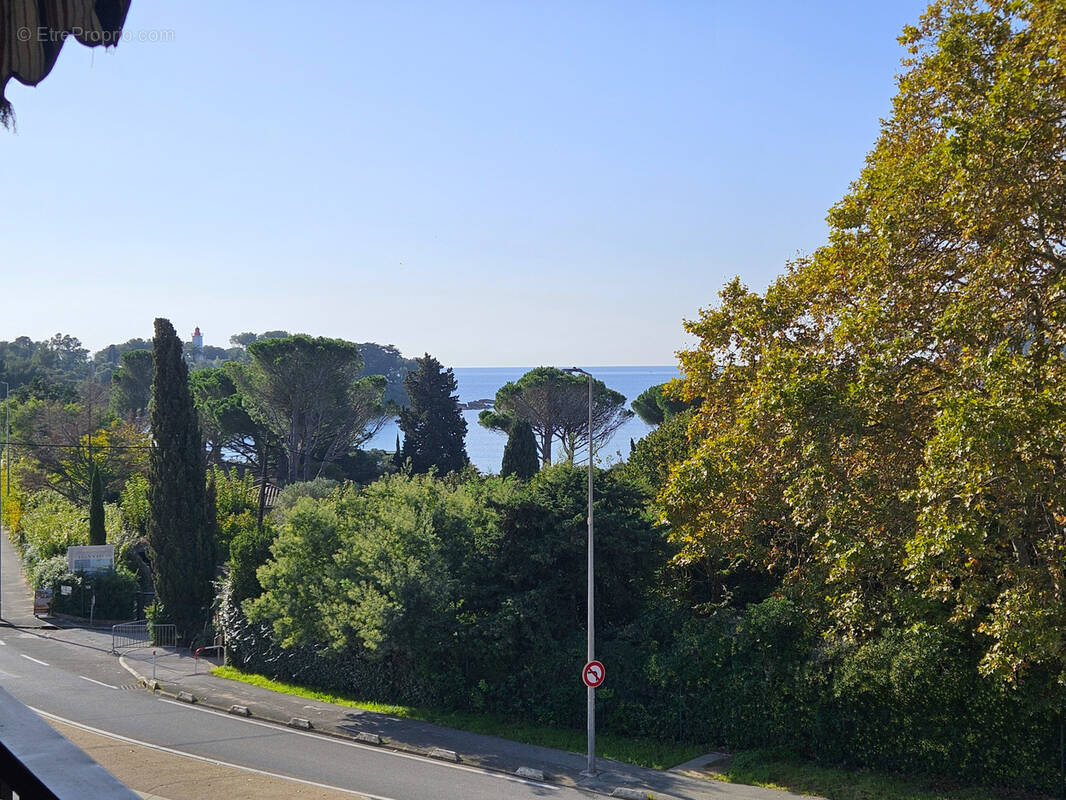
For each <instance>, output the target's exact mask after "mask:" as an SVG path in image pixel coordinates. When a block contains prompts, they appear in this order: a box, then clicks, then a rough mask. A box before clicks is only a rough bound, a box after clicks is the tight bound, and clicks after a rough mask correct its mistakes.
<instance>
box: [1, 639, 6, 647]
mask: <svg viewBox="0 0 1066 800" xmlns="http://www.w3.org/2000/svg"><path fill="white" fill-rule="evenodd" d="M0 647H7V642H5V641H4V640H3V639H0Z"/></svg>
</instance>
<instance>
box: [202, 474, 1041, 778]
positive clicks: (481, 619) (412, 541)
mask: <svg viewBox="0 0 1066 800" xmlns="http://www.w3.org/2000/svg"><path fill="white" fill-rule="evenodd" d="M601 479H602V484H601V485H599V486H598V487H597V496H598V497H599V498H600V502H601V503H603V507H602V509H599V508H598V510H597V514H598V517H597V518H598V519H601V520H602V523H603V524H602V526H599V525H598V527H597V530H598V531H599V533H600V535H601V536H602V539H600V540H598V541H603V542H604V545H603V549H602V550H601V549H600V548H599V547H598V548H597V550H598V553H597V558H598V561H597V564H598V573H597V574H598V578H599V580H598V584H600V585H599V588H598V592H599V594H598V595H597V596H598V598H599V600H598V606H597V614H598V619H599V621H600V623H601V624H600V625H599V626H598V633H597V654H598V656H599V657H600V659H601V660H602V661H604V663H605V664H606V665H607V670H608V678H607V682H606V684H605V685H604V687H603V688H602V689H601V690H600V691H599V692H598V693H597V698H598V717H599V720H600V727H601V729H602V730H604V731H609V732H615V733H619V734H624V735H632V736H651V737H659V738H664V739H669V740H674V741H688V742H693V743H698V744H701V745H706V746H708V747H725V748H728V749H730V750H738V749H748V748H761V747H788V748H791V749H792V750H794V751H795V752H797V753H798V754H799V755H801V756H805V757H808V758H812V759H816V760H819V761H822V762H825V763H829V764H835V765H855V766H866V767H874V768H879V769H887V770H900V771H904V772H908V773H912V774H928V775H941V776H949V777H954V778H957V779H959V780H960V781H963V782H969V783H981V784H986V785H1006V786H1012V787H1016V788H1023V789H1030V790H1050V789H1053V788H1054V787H1055V786H1057V780H1058V776H1057V766H1058V716H1057V711H1056V710H1055V707H1054V706H1053V704H1052V703H1050V702H1049V701H1048V700H1046V699H1045V698H1042V697H1040V696H1039V695H1038V694H1037V693H1035V691H1033V690H1030V689H1029V688H1027V686H1024V685H1023V686H1019V687H1014V688H1007V687H1006V686H1005V685H1004V684H1003V683H1002V682H999V681H997V680H996V679H994V678H985V677H982V676H981V674H980V673H979V671H978V662H979V661H980V657H981V647H980V646H979V645H980V643H979V642H977V641H976V640H975V639H974V638H973V637H969V638H967V637H963V636H962V635H961V634H959V633H952V632H949V630H948V629H946V628H945V629H941V628H936V627H932V626H922V625H915V626H913V627H910V628H907V629H891V628H890V629H886V630H883V631H881V632H879V634H878V635H877V636H876V637H871V638H870V639H869V640H867V641H861V642H860V641H853V640H846V639H840V638H830V637H829V636H828V635H827V634H825V633H824V631H823V630H822V629H821V628H820V627H819V625H818V622H817V620H816V619H814V618H813V617H812V616H811V615H809V614H805V613H804V612H803V611H802V610H801V608H800V607H798V606H797V605H795V604H794V603H793V602H792V601H790V600H788V599H785V598H783V597H779V596H771V597H769V598H767V599H765V600H763V601H761V602H757V603H751V604H748V605H746V606H745V607H744V608H742V609H734V608H721V609H719V610H717V611H715V612H713V613H710V614H709V615H705V616H703V617H697V616H694V615H692V613H691V611H689V610H687V608H686V606H685V605H684V604H683V603H680V602H678V601H677V599H676V598H675V597H673V596H672V595H671V593H669V592H667V591H664V590H665V589H666V588H667V586H668V584H669V581H670V578H669V573H665V572H664V573H660V574H659V577H658V579H657V580H656V579H655V575H656V573H655V570H654V569H649V568H648V567H647V564H648V563H651V564H655V563H658V564H662V563H663V553H662V551H661V549H659V548H661V541H660V544H659V545H657V544H656V543H655V540H656V537H657V536H659V535H658V534H656V533H655V531H654V529H653V528H652V527H651V526H650V523H647V522H646V521H645V522H642V521H641V519H642V518H641V517H640V515H639V514H636V513H634V511H635V509H636V508H637V507H639V505H640V496H639V494H638V493H634V492H633V491H632V488H631V487H628V486H627V484H626V483H625V482H624V481H618V480H616V479H615V478H609V477H608V476H607V475H603V476H601ZM583 480H584V478H583V475H581V474H580V473H579V472H578V471H575V470H566V469H558V468H553V469H552V470H549V471H546V472H544V473H541V474H540V475H539V476H538V477H537V478H535V479H534V480H532V481H530V482H528V483H523V484H516V483H514V482H493V481H490V482H486V483H483V484H480V485H477V484H468V485H460V486H452V487H450V488H449V487H448V486H446V485H443V484H441V483H440V482H436V481H434V480H433V479H431V478H418V479H412V478H406V477H403V476H400V477H393V478H390V479H387V480H386V482H385V483H384V484H382V485H378V486H375V487H373V488H372V489H370V490H364V491H369V494H368V495H366V496H360V499H359V501H358V502H355V500H354V496H353V495H350V494H345V493H344V491H343V490H341V491H340V492H339V493H338V494H336V495H335V496H333V497H332V498H324V499H319V500H310V499H306V500H304V501H301V503H299V504H297V505H296V506H294V507H293V510H292V511H291V512H290V513H289V516H288V517H283V518H282V520H281V522H280V524H279V535H278V538H277V539H276V540H275V541H274V544H273V545H272V546H268V540H267V537H265V536H251V535H249V536H248V537H247V541H245V540H244V539H239V540H237V541H235V547H234V554H235V559H234V561H233V563H232V565H231V566H232V570H233V571H232V576H233V579H234V589H235V590H237V591H238V592H239V594H240V597H239V598H238V599H239V600H242V601H244V606H243V608H244V609H245V610H247V609H250V608H255V607H257V608H258V610H259V612H260V619H259V621H258V622H255V623H253V622H249V620H248V618H247V617H246V616H245V613H244V612H243V611H242V610H241V607H239V606H238V605H237V604H235V603H232V602H227V603H225V610H224V613H223V628H224V629H225V632H226V638H227V645H228V647H229V656H230V659H231V663H234V664H235V665H237V666H240V667H242V668H245V669H249V670H252V671H255V672H259V673H262V674H266V675H269V676H271V677H274V678H278V679H282V680H289V681H295V682H299V683H304V684H307V685H312V686H318V687H322V688H326V689H330V690H334V691H341V692H347V693H350V694H353V695H355V696H358V697H361V698H364V699H368V700H376V701H379V702H397V703H405V704H413V705H429V706H437V707H444V708H456V709H472V710H487V711H492V712H495V713H498V714H504V715H510V716H513V717H515V718H518V719H524V720H530V721H534V722H538V723H543V724H549V725H558V726H562V727H570V728H580V727H582V726H583V724H584V716H585V701H584V698H585V690H584V686H583V685H582V684H581V682H580V678H579V674H580V667H581V664H582V663H583V662H584V655H585V639H584V617H583V615H584V608H583V597H582V596H581V595H583V590H584V574H583V570H584V563H583V559H582V558H580V557H579V556H580V555H581V552H583V543H582V541H583V537H584V530H583V529H584V519H583V514H582V509H581V504H582V503H583V501H584V491H585V488H584V485H583ZM375 498H376V499H375ZM475 501H476V502H475ZM316 504H317V505H316ZM601 510H602V513H601ZM360 515H367V516H360ZM401 529H402V530H403V531H404V533H403V534H402V536H401V535H400V534H399V533H398V531H400V530H401ZM385 540H388V541H390V542H391V545H390V549H389V550H387V551H385V550H378V549H375V548H378V547H381V546H382V542H383V541H385ZM660 540H661V537H660ZM365 548H370V549H369V550H367V551H366V552H365V553H364V558H363V559H362V561H359V562H356V561H350V562H348V564H347V566H346V567H344V568H343V569H340V568H339V567H338V563H339V561H340V560H343V559H345V558H351V552H352V551H354V550H364V549H365ZM429 551H433V552H435V553H437V556H439V557H440V558H437V556H432V557H431V556H430V555H429V554H428V553H429ZM368 554H369V555H368ZM416 556H417V558H416ZM264 559H269V561H270V564H271V566H270V567H269V568H268V569H265V570H264V569H260V570H259V571H258V578H260V579H263V581H264V582H263V585H262V586H260V585H259V580H258V579H257V578H256V577H254V576H256V574H257V573H256V570H255V565H256V564H257V563H259V562H261V561H263V560H264ZM279 559H280V560H279ZM440 559H443V561H444V562H446V567H445V566H442V565H441V564H440V563H439V561H440ZM429 564H436V566H434V567H433V570H434V571H433V572H432V574H433V575H434V576H436V578H435V579H436V580H441V581H444V582H445V583H446V586H441V587H438V588H439V591H438V592H437V593H436V594H434V595H432V597H428V596H427V595H426V593H425V588H424V583H423V582H424V579H425V575H426V574H427V573H426V572H425V570H426V569H427V568H428V567H425V566H424V565H429ZM309 565H318V566H316V567H314V568H315V569H318V570H320V571H321V572H320V574H316V579H315V586H314V587H313V588H309V587H308V585H307V581H306V579H304V580H300V579H299V578H300V575H301V574H303V573H301V572H300V570H306V569H310V568H311V566H309ZM360 565H362V566H360ZM367 565H369V566H367ZM389 565H391V566H389ZM413 565H414V566H413ZM383 567H385V572H384V573H382V572H380V571H379V570H380V569H381V568H383ZM338 570H339V571H338ZM397 570H399V572H397ZM398 575H400V576H402V578H403V580H402V581H401V582H400V583H399V584H396V583H395V581H396V579H397V576H398ZM371 585H373V586H377V587H378V589H377V590H375V591H380V592H383V593H384V594H382V595H380V596H381V597H383V598H384V602H385V606H386V607H388V608H390V609H391V610H390V611H389V612H388V615H387V616H386V617H385V618H383V619H384V620H385V622H384V623H382V625H383V626H384V627H380V626H379V627H377V628H375V629H374V631H372V632H371V633H379V634H380V637H379V638H375V637H374V636H370V634H368V633H366V632H365V631H364V632H362V633H360V631H361V629H358V628H357V627H356V625H357V624H362V622H364V621H365V619H364V617H362V616H358V615H357V617H358V618H355V617H353V619H351V620H348V619H346V618H345V615H346V614H351V613H352V610H353V606H352V605H351V603H350V601H348V600H343V599H342V600H341V601H340V602H339V603H338V598H340V597H341V595H343V594H344V593H346V592H347V593H352V592H355V593H354V594H349V597H352V598H356V599H358V600H359V601H360V602H364V603H365V602H366V598H367V597H369V596H371V595H368V594H367V593H368V592H369V591H370V588H368V587H371ZM392 586H400V591H399V592H398V593H396V592H395V591H394V590H393V589H391V588H390V587H392ZM266 587H272V588H271V589H268V592H269V594H270V597H269V601H268V602H260V603H258V604H256V603H255V602H252V601H249V600H248V598H254V597H255V596H256V595H257V594H259V593H260V592H262V591H263V590H264V588H266ZM322 587H326V588H325V589H324V590H323V591H319V589H322ZM356 587H358V588H357V589H356ZM390 592H391V593H390ZM294 593H295V594H294ZM263 597H264V598H265V597H266V595H263ZM427 602H430V603H432V605H428V606H424V604H425V603H427ZM301 603H310V604H311V605H301ZM408 603H417V604H423V605H417V606H412V607H408V606H406V605H405V604H408ZM367 607H369V608H377V607H379V606H377V605H373V604H371V605H369V606H367ZM411 608H420V609H422V610H420V611H418V612H416V614H415V616H414V617H411V619H412V620H413V621H412V622H410V623H409V622H406V621H405V620H406V619H408V617H407V616H405V615H410V614H412V611H411ZM301 609H302V613H301ZM284 615H287V617H286V618H285V624H284V627H283V630H284V631H285V633H286V635H290V636H291V637H292V641H290V643H289V646H287V647H284V648H283V647H281V646H279V642H280V639H279V638H278V636H277V633H276V630H275V628H274V624H275V623H276V620H277V619H279V618H282V617H283V616H284ZM425 615H431V616H432V617H433V618H434V621H433V624H432V625H427V622H426V620H425V618H424V617H425ZM310 618H313V619H310ZM357 634H358V635H357ZM360 636H362V638H360ZM371 640H373V641H376V642H377V644H376V646H375V647H371V648H368V647H367V646H365V644H363V642H365V641H371Z"/></svg>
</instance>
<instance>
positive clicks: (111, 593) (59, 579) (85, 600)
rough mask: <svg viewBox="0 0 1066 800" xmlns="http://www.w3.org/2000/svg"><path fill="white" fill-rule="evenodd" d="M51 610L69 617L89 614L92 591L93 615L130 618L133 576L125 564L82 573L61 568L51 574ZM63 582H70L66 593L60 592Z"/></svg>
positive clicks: (133, 599) (134, 593)
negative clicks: (110, 568) (102, 570)
mask: <svg viewBox="0 0 1066 800" xmlns="http://www.w3.org/2000/svg"><path fill="white" fill-rule="evenodd" d="M49 585H50V587H51V589H52V612H53V613H56V614H69V615H70V616H73V617H89V616H90V611H91V610H92V597H93V594H95V595H96V609H95V612H93V613H92V617H93V618H94V619H105V620H131V619H133V618H134V617H135V609H136V604H137V590H138V589H139V588H140V584H139V583H138V581H137V577H136V576H135V575H134V574H133V573H132V572H130V571H129V570H127V569H126V568H125V567H121V566H120V567H118V568H117V569H113V570H108V571H106V572H97V573H95V574H92V575H86V574H85V573H84V572H65V573H63V574H62V575H58V576H53V577H52V578H51V580H50V584H49ZM63 586H70V587H71V591H70V594H68V595H64V594H63V592H62V587H63Z"/></svg>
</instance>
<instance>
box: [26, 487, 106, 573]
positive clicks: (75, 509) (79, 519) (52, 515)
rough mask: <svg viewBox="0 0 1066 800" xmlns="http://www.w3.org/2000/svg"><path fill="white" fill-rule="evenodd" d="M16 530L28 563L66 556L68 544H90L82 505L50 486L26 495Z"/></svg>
mask: <svg viewBox="0 0 1066 800" xmlns="http://www.w3.org/2000/svg"><path fill="white" fill-rule="evenodd" d="M17 532H18V533H19V534H20V539H21V540H22V542H23V555H24V560H25V561H26V563H27V565H29V564H31V563H33V562H36V561H43V560H45V559H49V558H52V557H53V556H63V557H66V553H67V548H68V547H71V546H73V545H84V544H88V543H89V525H88V520H87V519H86V516H85V512H84V511H83V510H82V508H81V507H79V506H78V505H77V504H75V503H72V502H71V501H70V500H67V499H66V498H65V497H63V496H62V495H59V494H56V493H55V492H51V491H48V490H47V489H44V490H41V491H38V492H34V493H33V494H32V495H30V496H29V498H27V500H26V501H25V503H24V504H23V509H22V519H21V521H20V525H19V528H18V530H17Z"/></svg>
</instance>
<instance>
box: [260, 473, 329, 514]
mask: <svg viewBox="0 0 1066 800" xmlns="http://www.w3.org/2000/svg"><path fill="white" fill-rule="evenodd" d="M340 485H341V484H340V482H339V481H335V480H332V479H331V478H315V479H314V480H313V481H302V482H301V483H292V484H289V485H288V486H286V487H285V488H284V489H282V490H281V491H280V492H279V493H278V499H277V500H275V501H274V511H275V514H276V515H277V516H279V517H280V518H282V519H284V517H285V515H286V514H287V513H288V512H289V511H291V510H292V509H293V508H294V507H295V506H296V503H297V502H298V501H299V500H300V498H301V497H310V498H312V499H315V500H323V499H325V498H327V497H329V496H330V495H331V494H333V493H334V491H335V490H336V489H337V488H338V487H339V486H340Z"/></svg>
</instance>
